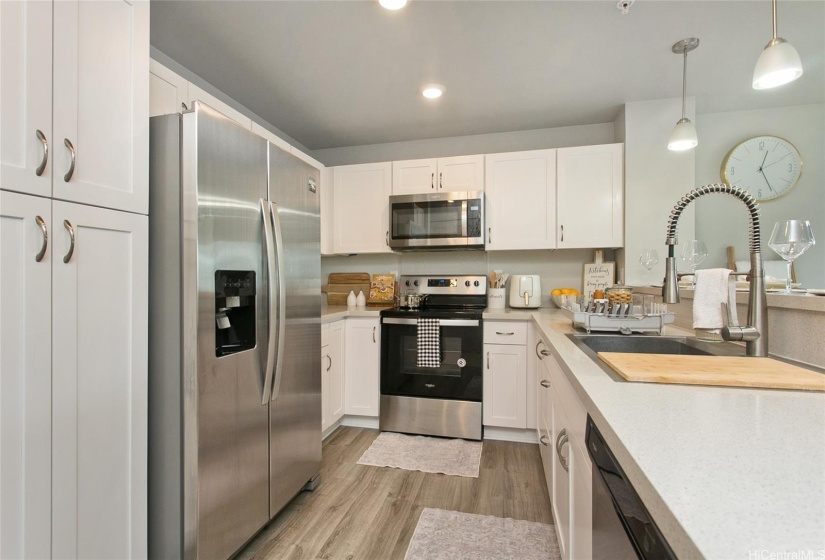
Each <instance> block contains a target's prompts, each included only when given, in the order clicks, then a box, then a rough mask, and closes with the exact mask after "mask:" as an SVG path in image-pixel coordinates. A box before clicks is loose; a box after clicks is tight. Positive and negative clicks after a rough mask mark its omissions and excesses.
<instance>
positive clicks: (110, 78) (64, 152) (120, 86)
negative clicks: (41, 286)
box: [52, 0, 149, 214]
mask: <svg viewBox="0 0 825 560" xmlns="http://www.w3.org/2000/svg"><path fill="white" fill-rule="evenodd" d="M54 92H55V96H54V141H53V142H52V147H53V150H52V152H53V154H54V158H53V160H54V182H53V194H54V197H55V198H59V199H63V200H70V201H74V202H82V203H85V204H92V205H95V206H103V207H106V208H115V209H118V210H128V211H130V212H138V213H141V214H145V213H147V212H148V209H149V119H148V116H149V2H148V1H147V0H134V1H133V2H125V1H110V2H87V1H80V2H79V1H72V0H66V1H62V0H61V1H60V2H55V3H54ZM66 142H70V143H71V146H72V148H70V147H69V146H68V145H67V144H66ZM72 154H74V155H72ZM73 162H74V163H73ZM72 166H73V170H72ZM70 170H72V173H71V174H69V171H70Z"/></svg>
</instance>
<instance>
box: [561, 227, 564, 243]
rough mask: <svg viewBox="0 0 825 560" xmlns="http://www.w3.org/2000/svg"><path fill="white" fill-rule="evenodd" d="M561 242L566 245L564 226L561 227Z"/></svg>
mask: <svg viewBox="0 0 825 560" xmlns="http://www.w3.org/2000/svg"><path fill="white" fill-rule="evenodd" d="M561 241H562V243H564V224H562V226H561Z"/></svg>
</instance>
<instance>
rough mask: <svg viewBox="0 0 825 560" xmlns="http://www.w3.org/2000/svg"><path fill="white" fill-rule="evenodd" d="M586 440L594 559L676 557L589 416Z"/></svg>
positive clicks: (652, 559)
mask: <svg viewBox="0 0 825 560" xmlns="http://www.w3.org/2000/svg"><path fill="white" fill-rule="evenodd" d="M586 441H587V452H588V454H589V455H590V459H591V461H592V463H593V560H625V559H630V560H632V559H636V558H643V559H645V560H648V559H650V560H654V559H656V560H658V559H668V560H670V559H673V560H675V559H676V556H675V555H674V554H673V551H672V550H671V549H670V546H669V545H668V544H667V541H666V540H665V538H664V537H663V536H662V533H661V531H659V528H658V527H657V526H656V524H655V523H654V522H653V519H651V517H650V514H649V513H648V512H647V509H646V508H645V506H644V504H642V500H641V498H639V495H638V494H637V493H636V490H634V488H633V486H631V485H630V481H629V480H628V479H627V477H626V476H625V474H624V471H623V470H622V468H621V467H620V466H619V463H618V462H617V461H616V458H615V457H614V456H613V453H612V452H611V451H610V448H609V447H607V445H606V444H605V443H604V439H603V438H602V436H601V434H600V433H599V430H598V429H597V428H596V425H595V424H594V423H593V419H592V418H590V416H589V415H588V417H587V436H586Z"/></svg>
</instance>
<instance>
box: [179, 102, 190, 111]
mask: <svg viewBox="0 0 825 560" xmlns="http://www.w3.org/2000/svg"><path fill="white" fill-rule="evenodd" d="M180 107H181V109H183V110H184V111H188V110H189V107H187V106H186V103H184V102H183V101H181V104H180Z"/></svg>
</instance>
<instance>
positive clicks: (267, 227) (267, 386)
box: [261, 198, 275, 405]
mask: <svg viewBox="0 0 825 560" xmlns="http://www.w3.org/2000/svg"><path fill="white" fill-rule="evenodd" d="M261 216H262V217H263V221H264V243H265V245H266V288H267V298H268V301H269V321H267V325H268V333H267V339H268V343H267V345H266V365H265V366H264V391H263V396H262V398H261V404H262V405H264V404H266V403H268V402H269V395H270V394H271V393H272V377H273V374H274V365H275V325H274V324H273V323H274V321H273V320H272V318H273V317H274V316H275V313H274V306H275V289H274V288H275V281H274V276H275V249H274V247H273V245H274V244H273V241H272V224H271V222H270V221H269V207H268V202H267V201H266V200H264V199H263V198H262V199H261Z"/></svg>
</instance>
